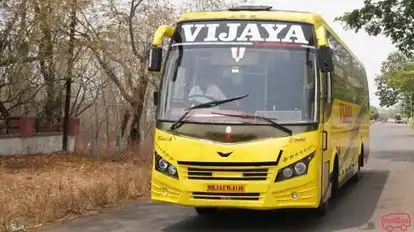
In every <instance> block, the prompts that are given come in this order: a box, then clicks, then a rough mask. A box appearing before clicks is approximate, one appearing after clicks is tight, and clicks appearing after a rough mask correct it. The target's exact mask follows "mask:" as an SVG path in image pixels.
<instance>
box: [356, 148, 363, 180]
mask: <svg viewBox="0 0 414 232" xmlns="http://www.w3.org/2000/svg"><path fill="white" fill-rule="evenodd" d="M363 162H364V154H363V153H362V152H361V154H359V156H358V162H357V163H358V164H357V167H358V170H357V172H356V173H355V175H354V181H355V182H358V181H359V180H360V179H361V167H362V165H363Z"/></svg>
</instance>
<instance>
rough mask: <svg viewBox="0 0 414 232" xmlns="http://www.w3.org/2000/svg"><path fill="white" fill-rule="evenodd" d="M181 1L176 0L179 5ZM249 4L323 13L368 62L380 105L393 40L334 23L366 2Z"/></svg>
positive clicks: (264, 0)
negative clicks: (379, 81) (378, 82)
mask: <svg viewBox="0 0 414 232" xmlns="http://www.w3.org/2000/svg"><path fill="white" fill-rule="evenodd" d="M177 1H178V2H180V0H176V2H177ZM247 3H253V4H263V5H271V6H273V8H274V9H281V10H300V11H313V12H317V13H319V14H321V15H322V16H323V17H324V19H325V20H326V22H327V23H328V24H329V25H330V26H331V27H332V28H333V29H334V30H335V32H336V33H337V34H338V35H339V36H340V37H341V38H342V40H343V41H344V42H345V43H346V44H347V45H348V47H349V48H350V49H351V50H352V51H353V53H354V54H355V55H356V56H357V57H358V58H359V59H360V60H361V61H362V62H363V63H364V65H365V68H366V71H367V75H368V81H369V90H370V99H371V105H374V106H379V101H378V97H377V96H375V92H376V91H377V88H376V86H375V81H374V78H375V76H376V75H377V74H379V73H380V69H381V63H382V61H384V60H385V59H386V58H387V56H388V54H389V53H391V52H392V51H394V50H396V48H395V46H394V45H392V44H391V40H390V39H388V38H385V37H384V36H377V37H373V36H369V35H368V34H367V33H365V32H364V31H360V32H358V33H355V32H353V31H352V30H349V31H346V30H344V29H343V27H342V25H341V24H340V23H339V22H334V18H335V17H336V16H340V15H342V14H343V13H344V12H346V11H351V10H353V9H356V8H361V7H362V6H363V0H348V1H333V0H330V1H328V0H248V1H247Z"/></svg>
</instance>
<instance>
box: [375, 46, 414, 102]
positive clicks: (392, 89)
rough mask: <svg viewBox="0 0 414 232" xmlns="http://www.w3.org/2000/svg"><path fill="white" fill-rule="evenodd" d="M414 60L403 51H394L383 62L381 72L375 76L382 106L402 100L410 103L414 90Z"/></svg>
mask: <svg viewBox="0 0 414 232" xmlns="http://www.w3.org/2000/svg"><path fill="white" fill-rule="evenodd" d="M413 61H414V59H413V58H409V57H407V56H405V55H404V54H403V53H401V52H393V53H391V54H389V55H388V57H387V59H386V60H385V61H384V62H383V63H382V67H381V74H380V75H379V76H377V77H376V78H375V82H376V85H377V88H378V91H377V92H376V95H377V96H379V100H380V106H386V107H390V106H393V105H395V104H396V103H397V102H398V101H400V100H401V101H404V102H405V103H404V104H406V105H408V104H409V103H410V102H409V101H411V95H412V94H413V92H414V63H413ZM409 107H411V106H409Z"/></svg>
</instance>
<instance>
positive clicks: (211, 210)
mask: <svg viewBox="0 0 414 232" xmlns="http://www.w3.org/2000/svg"><path fill="white" fill-rule="evenodd" d="M195 210H196V212H197V214H198V215H200V216H203V217H213V216H215V215H216V214H217V212H218V208H215V207H196V208H195Z"/></svg>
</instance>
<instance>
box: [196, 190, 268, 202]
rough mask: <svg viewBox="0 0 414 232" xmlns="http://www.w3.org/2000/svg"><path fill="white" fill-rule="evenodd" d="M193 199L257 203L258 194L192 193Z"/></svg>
mask: <svg viewBox="0 0 414 232" xmlns="http://www.w3.org/2000/svg"><path fill="white" fill-rule="evenodd" d="M193 198H194V199H203V200H240V201H258V200H259V199H260V193H206V192H193Z"/></svg>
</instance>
